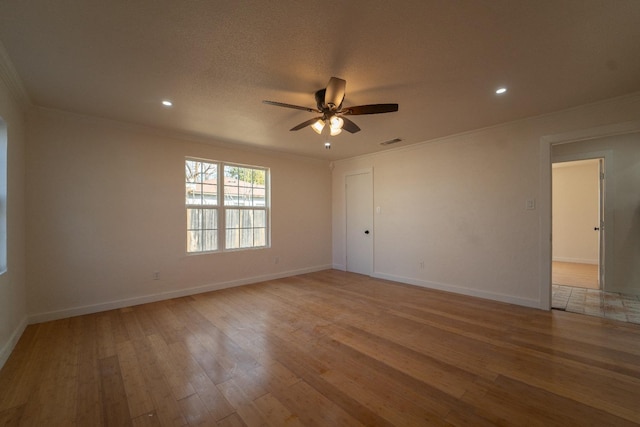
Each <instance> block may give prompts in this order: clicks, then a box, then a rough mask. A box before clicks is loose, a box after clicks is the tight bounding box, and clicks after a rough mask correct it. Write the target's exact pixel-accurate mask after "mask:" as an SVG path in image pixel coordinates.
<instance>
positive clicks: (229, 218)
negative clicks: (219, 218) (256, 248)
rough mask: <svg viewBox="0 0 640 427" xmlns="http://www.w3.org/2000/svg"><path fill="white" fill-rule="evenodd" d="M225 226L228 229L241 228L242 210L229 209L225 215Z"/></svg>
mask: <svg viewBox="0 0 640 427" xmlns="http://www.w3.org/2000/svg"><path fill="white" fill-rule="evenodd" d="M225 226H226V227H227V230H228V229H230V228H240V210H239V209H227V215H226V217H225Z"/></svg>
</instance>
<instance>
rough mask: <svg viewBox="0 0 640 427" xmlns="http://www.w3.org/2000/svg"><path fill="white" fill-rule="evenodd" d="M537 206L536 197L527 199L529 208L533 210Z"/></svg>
mask: <svg viewBox="0 0 640 427" xmlns="http://www.w3.org/2000/svg"><path fill="white" fill-rule="evenodd" d="M535 208H536V199H528V200H527V210H528V211H532V210H534V209H535Z"/></svg>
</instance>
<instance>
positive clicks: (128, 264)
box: [27, 109, 331, 321]
mask: <svg viewBox="0 0 640 427" xmlns="http://www.w3.org/2000/svg"><path fill="white" fill-rule="evenodd" d="M28 129H29V140H28V150H27V170H28V175H27V213H28V215H27V248H28V272H29V273H28V278H27V280H28V309H29V313H30V314H31V315H32V320H33V321H40V320H46V319H52V318H58V317H65V316H68V315H72V314H80V313H86V312H92V311H97V310H102V309H107V308H111V307H117V306H123V305H130V304H133V303H140V302H145V301H150V300H155V299H159V298H168V297H171V296H176V295H183V294H189V293H193V292H197V291H204V290H208V289H217V288H222V287H226V286H232V285H239V284H244V283H249V282H253V281H258V280H263V279H268V278H272V277H282V276H287V275H292V274H297V273H301V272H307V271H313V270H318V269H323V268H327V267H330V264H331V208H330V204H331V175H330V170H329V165H328V163H327V162H325V161H318V160H312V159H307V158H303V157H296V156H290V155H284V154H278V153H273V152H271V153H268V152H265V151H259V150H247V149H245V150H242V149H238V148H229V147H228V146H225V145H223V144H216V145H214V144H213V143H204V142H198V141H193V140H188V139H185V138H179V137H171V136H167V135H166V134H164V133H163V132H161V131H153V130H149V129H144V128H141V127H135V126H132V125H127V124H122V123H117V122H111V121H106V120H101V119H97V118H90V117H84V116H79V115H74V114H70V113H62V112H56V111H50V110H45V109H36V110H34V111H33V112H32V113H31V114H30V115H29V120H28ZM186 156H191V157H200V158H205V159H213V160H223V161H229V162H237V163H243V164H249V165H259V166H266V167H269V168H271V189H272V193H271V201H272V206H273V208H272V229H271V235H272V247H271V248H270V249H257V250H249V251H240V252H227V253H214V254H200V255H186V254H185V238H186V237H185V236H186V231H185V224H186V219H185V218H186V217H185V209H184V159H185V157H186ZM276 257H278V263H276ZM154 271H158V272H160V280H157V281H154V280H153V272H154Z"/></svg>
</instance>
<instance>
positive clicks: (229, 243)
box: [226, 227, 240, 249]
mask: <svg viewBox="0 0 640 427" xmlns="http://www.w3.org/2000/svg"><path fill="white" fill-rule="evenodd" d="M226 235H227V238H226V248H227V249H238V248H239V247H240V230H238V229H229V228H228V227H227V231H226Z"/></svg>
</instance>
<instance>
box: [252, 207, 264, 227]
mask: <svg viewBox="0 0 640 427" xmlns="http://www.w3.org/2000/svg"><path fill="white" fill-rule="evenodd" d="M253 226H254V227H266V226H267V215H266V212H265V211H253Z"/></svg>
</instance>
